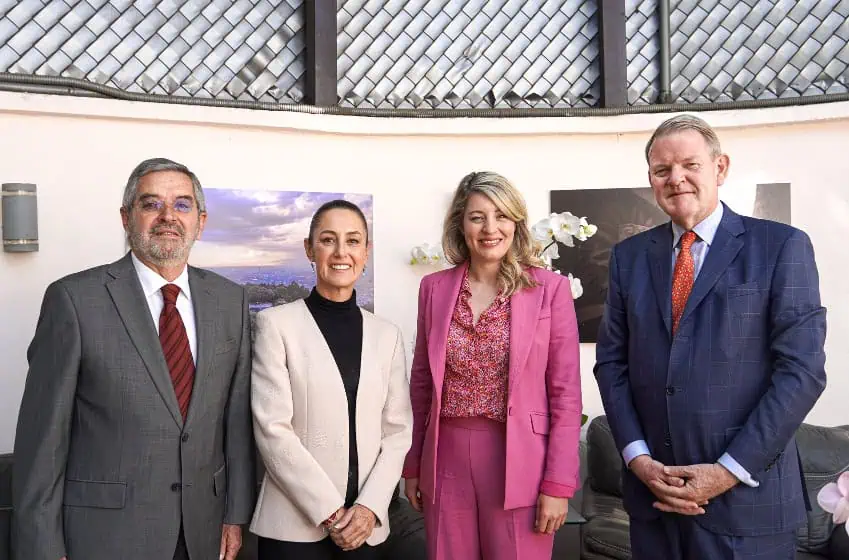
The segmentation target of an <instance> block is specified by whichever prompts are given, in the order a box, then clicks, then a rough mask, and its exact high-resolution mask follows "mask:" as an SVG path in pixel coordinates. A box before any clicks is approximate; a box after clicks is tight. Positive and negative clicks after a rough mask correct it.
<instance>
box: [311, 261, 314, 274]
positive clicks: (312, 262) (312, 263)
mask: <svg viewBox="0 0 849 560" xmlns="http://www.w3.org/2000/svg"><path fill="white" fill-rule="evenodd" d="M310 268H312V271H313V272H315V261H310Z"/></svg>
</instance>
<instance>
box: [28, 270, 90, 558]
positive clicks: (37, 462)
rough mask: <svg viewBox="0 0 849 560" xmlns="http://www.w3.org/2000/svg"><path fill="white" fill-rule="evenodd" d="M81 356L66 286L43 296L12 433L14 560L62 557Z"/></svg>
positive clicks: (50, 289) (57, 286)
mask: <svg viewBox="0 0 849 560" xmlns="http://www.w3.org/2000/svg"><path fill="white" fill-rule="evenodd" d="M81 357H82V344H81V341H80V325H79V322H78V319H77V311H76V308H75V307H74V304H73V302H72V300H71V296H70V294H69V293H68V290H67V288H66V287H65V286H64V285H63V284H61V283H59V282H56V283H53V284H51V285H50V286H49V287H48V288H47V291H46V292H45V294H44V301H43V303H42V306H41V314H40V315H39V318H38V324H37V326H36V330H35V336H34V337H33V340H32V343H31V344H30V346H29V350H28V351H27V359H28V360H29V372H28V373H27V379H26V384H25V386H24V395H23V399H22V400H21V408H20V412H19V413H18V426H17V431H16V433H15V448H14V457H15V461H14V466H13V477H12V478H13V481H12V503H13V507H14V511H15V515H14V516H13V518H12V519H13V521H12V542H13V543H14V558H15V560H59V558H61V557H63V556H65V555H66V551H65V535H64V530H63V515H62V502H63V495H64V490H65V467H66V462H67V459H68V442H69V441H70V435H71V418H72V415H73V410H74V398H75V395H76V388H77V378H78V374H79V368H80V360H81Z"/></svg>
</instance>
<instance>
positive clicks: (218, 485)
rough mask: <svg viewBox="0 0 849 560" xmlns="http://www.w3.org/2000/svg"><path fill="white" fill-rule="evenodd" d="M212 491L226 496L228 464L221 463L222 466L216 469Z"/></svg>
mask: <svg viewBox="0 0 849 560" xmlns="http://www.w3.org/2000/svg"><path fill="white" fill-rule="evenodd" d="M212 491H213V493H214V494H215V495H216V496H224V495H226V494H227V465H226V464H225V465H221V468H220V469H218V470H217V471H215V474H213V475H212Z"/></svg>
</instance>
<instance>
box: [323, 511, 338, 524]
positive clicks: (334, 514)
mask: <svg viewBox="0 0 849 560" xmlns="http://www.w3.org/2000/svg"><path fill="white" fill-rule="evenodd" d="M338 512H339V510H336V511H334V512H333V514H332V515H331V516H330V517H328V518H327V519H325V520H324V521H323V522H322V525H324V526H325V527H329V526H331V525H333V522H334V521H336V514H337V513H338Z"/></svg>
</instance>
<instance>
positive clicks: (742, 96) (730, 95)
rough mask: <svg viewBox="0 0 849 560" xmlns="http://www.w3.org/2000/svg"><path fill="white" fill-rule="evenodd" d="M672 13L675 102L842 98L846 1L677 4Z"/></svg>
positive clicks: (848, 34) (846, 80)
mask: <svg viewBox="0 0 849 560" xmlns="http://www.w3.org/2000/svg"><path fill="white" fill-rule="evenodd" d="M672 8H673V9H672V13H671V17H670V23H671V45H672V50H671V53H672V73H671V75H672V94H673V98H674V100H675V101H678V102H684V103H703V102H717V101H738V100H746V99H774V98H779V97H798V96H803V95H816V94H823V93H845V92H847V91H849V89H847V84H849V71H847V66H849V44H848V43H849V0H818V1H814V0H803V1H794V0H771V1H758V0H682V1H679V2H673V5H672Z"/></svg>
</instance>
